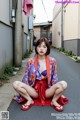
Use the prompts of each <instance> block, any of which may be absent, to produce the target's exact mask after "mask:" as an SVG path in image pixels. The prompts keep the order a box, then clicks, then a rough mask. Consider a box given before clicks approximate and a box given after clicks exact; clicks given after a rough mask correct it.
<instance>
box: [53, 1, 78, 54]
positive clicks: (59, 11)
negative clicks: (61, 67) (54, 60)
mask: <svg viewBox="0 0 80 120" xmlns="http://www.w3.org/2000/svg"><path fill="white" fill-rule="evenodd" d="M79 12H80V4H70V3H66V4H63V6H62V5H61V4H56V5H55V7H54V9H53V22H52V39H53V41H52V45H53V46H55V47H57V48H61V47H63V48H64V49H65V50H66V51H72V52H73V53H74V54H75V55H78V56H80V14H79ZM62 37H63V39H62ZM62 44H63V46H62Z"/></svg>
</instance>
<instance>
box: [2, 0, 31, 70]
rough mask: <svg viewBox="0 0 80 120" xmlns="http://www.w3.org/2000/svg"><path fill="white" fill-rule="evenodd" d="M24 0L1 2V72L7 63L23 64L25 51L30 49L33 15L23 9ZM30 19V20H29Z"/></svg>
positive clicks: (4, 0) (5, 0)
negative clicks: (28, 14) (27, 13)
mask: <svg viewBox="0 0 80 120" xmlns="http://www.w3.org/2000/svg"><path fill="white" fill-rule="evenodd" d="M22 4H23V0H21V1H18V0H1V2H0V72H1V71H2V70H3V69H4V67H5V66H6V65H7V64H12V65H13V64H14V65H15V66H21V64H22V59H23V58H24V54H25V52H26V51H27V50H28V51H29V50H30V49H31V48H30V47H31V46H32V45H31V43H32V42H31V41H32V31H33V30H32V29H33V26H32V27H31V26H30V27H29V24H32V22H33V20H31V19H30V18H32V17H33V15H32V12H33V10H31V13H30V16H29V17H28V16H26V15H25V14H24V13H23V11H22ZM29 19H30V20H29Z"/></svg>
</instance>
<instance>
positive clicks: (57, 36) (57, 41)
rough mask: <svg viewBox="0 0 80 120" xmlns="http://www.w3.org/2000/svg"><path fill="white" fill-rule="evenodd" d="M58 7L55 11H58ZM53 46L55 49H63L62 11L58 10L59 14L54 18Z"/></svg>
mask: <svg viewBox="0 0 80 120" xmlns="http://www.w3.org/2000/svg"><path fill="white" fill-rule="evenodd" d="M56 7H57V6H56ZM56 7H55V9H58V8H56ZM52 45H53V46H55V47H61V11H60V9H58V10H57V13H56V14H55V16H54V17H53V22H52Z"/></svg>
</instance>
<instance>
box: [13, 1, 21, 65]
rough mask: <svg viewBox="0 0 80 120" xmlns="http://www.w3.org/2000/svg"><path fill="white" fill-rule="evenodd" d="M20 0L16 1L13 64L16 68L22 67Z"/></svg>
mask: <svg viewBox="0 0 80 120" xmlns="http://www.w3.org/2000/svg"><path fill="white" fill-rule="evenodd" d="M21 33H22V0H17V9H16V22H15V41H14V57H15V58H14V64H15V66H16V67H20V66H21V65H22V37H21Z"/></svg>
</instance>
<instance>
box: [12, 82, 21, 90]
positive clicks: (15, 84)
mask: <svg viewBox="0 0 80 120" xmlns="http://www.w3.org/2000/svg"><path fill="white" fill-rule="evenodd" d="M19 86H20V82H19V81H14V82H13V87H14V88H15V89H17V88H18V87H19Z"/></svg>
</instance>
